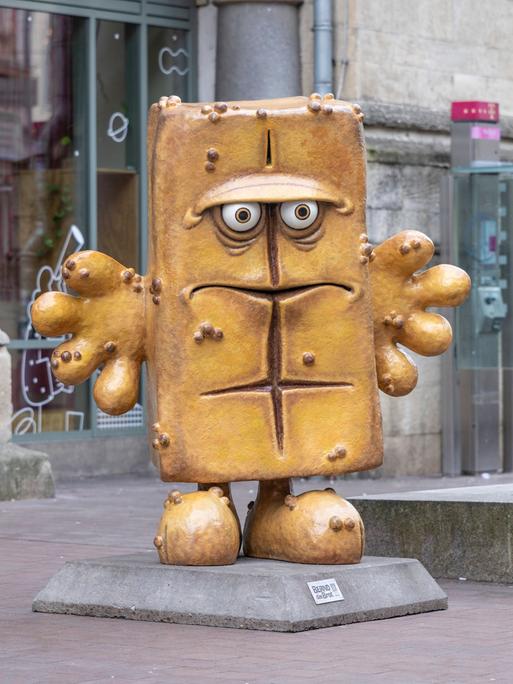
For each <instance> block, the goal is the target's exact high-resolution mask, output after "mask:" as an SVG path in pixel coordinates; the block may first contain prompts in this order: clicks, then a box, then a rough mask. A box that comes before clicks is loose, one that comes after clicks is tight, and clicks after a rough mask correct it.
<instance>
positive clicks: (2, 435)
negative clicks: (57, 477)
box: [0, 330, 55, 501]
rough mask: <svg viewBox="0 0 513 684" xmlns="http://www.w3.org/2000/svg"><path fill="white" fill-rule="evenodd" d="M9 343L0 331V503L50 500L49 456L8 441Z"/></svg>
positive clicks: (52, 493) (51, 481)
mask: <svg viewBox="0 0 513 684" xmlns="http://www.w3.org/2000/svg"><path fill="white" fill-rule="evenodd" d="M8 344H9V338H8V336H7V335H6V334H5V333H4V332H3V330H0V501H8V500H10V499H44V498H48V497H52V496H54V494H55V487H54V482H53V476H52V467H51V465H50V461H49V460H48V456H47V455H46V454H42V453H40V452H39V451H32V450H29V449H23V448H22V447H20V446H18V445H17V444H13V442H11V441H9V440H10V439H11V418H12V400H11V357H10V354H9V352H8V351H7V345H8Z"/></svg>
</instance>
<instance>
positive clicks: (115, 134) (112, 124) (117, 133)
mask: <svg viewBox="0 0 513 684" xmlns="http://www.w3.org/2000/svg"><path fill="white" fill-rule="evenodd" d="M129 124H130V121H129V120H128V119H127V117H126V116H125V115H124V114H122V113H121V112H114V114H111V116H110V119H109V127H108V128H107V135H108V136H109V138H111V139H112V140H114V142H117V143H122V142H123V141H124V140H126V136H127V135H128V126H129Z"/></svg>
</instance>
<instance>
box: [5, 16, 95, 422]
mask: <svg viewBox="0 0 513 684" xmlns="http://www.w3.org/2000/svg"><path fill="white" fill-rule="evenodd" d="M83 27H84V24H83V23H82V22H81V20H78V19H74V18H72V17H65V16H59V15H55V14H45V13H40V12H32V13H31V12H26V11H23V10H13V9H5V8H4V9H0V231H1V232H0V328H2V329H3V330H5V331H6V332H7V334H8V335H9V337H10V338H11V339H13V340H15V339H19V340H20V339H21V340H24V341H29V340H34V339H38V336H37V335H36V334H35V332H34V330H33V329H32V326H31V323H30V303H31V301H33V299H34V298H35V297H36V296H37V295H38V294H39V293H40V292H44V291H46V290H55V289H61V290H62V289H65V288H64V286H63V284H62V281H61V278H60V266H61V264H62V262H63V261H64V260H65V258H66V256H67V255H68V254H69V253H71V252H72V251H74V250H75V249H79V248H80V247H82V245H83V244H84V238H83V234H82V232H81V230H80V227H81V228H82V230H83V229H84V225H85V221H84V198H85V182H84V181H85V174H84V163H85V158H86V154H85V147H84V114H83V113H84V111H85V107H84V101H83V98H84V96H85V79H84V64H83V55H84V50H83V46H84V43H83V40H84V35H85V34H84V32H83V30H82V29H83ZM43 346H44V345H43ZM47 354H48V352H47V351H46V350H44V349H41V350H32V349H30V350H26V351H24V352H23V351H20V352H17V356H16V357H15V358H16V361H15V363H14V370H13V403H14V406H15V411H16V412H18V418H17V419H16V420H17V421H18V422H16V423H15V425H14V429H15V431H16V430H18V429H20V430H22V431H23V432H40V431H47V430H54V429H58V430H65V429H70V430H71V429H76V428H75V427H73V426H75V425H76V421H75V422H74V421H71V422H69V421H70V420H71V414H70V416H69V419H68V423H67V425H68V428H66V421H65V418H64V417H63V419H62V421H61V420H60V419H57V418H56V419H55V420H54V419H52V418H51V416H54V417H55V416H57V415H61V414H62V416H64V415H65V412H66V411H71V410H74V409H75V407H76V406H77V405H78V404H80V408H79V409H77V410H79V411H82V412H83V413H84V416H83V420H82V425H84V424H86V423H87V416H86V414H85V411H86V405H87V402H85V403H84V397H85V396H86V389H82V390H80V391H79V392H78V393H77V394H76V396H75V394H73V390H72V389H71V388H68V389H67V390H66V391H65V390H64V389H62V388H60V387H58V384H57V383H56V380H55V378H53V376H52V374H51V372H50V369H49V367H48V362H47ZM77 402H78V403H77ZM43 407H45V408H43ZM20 411H22V412H24V413H23V415H22V414H21V413H19V412H20ZM59 412H60V413H59ZM57 423H59V427H57V428H56V427H55V425H56V424H57ZM21 424H22V426H21V427H19V425H21Z"/></svg>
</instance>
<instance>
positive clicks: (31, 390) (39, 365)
mask: <svg viewBox="0 0 513 684" xmlns="http://www.w3.org/2000/svg"><path fill="white" fill-rule="evenodd" d="M84 244H85V240H84V236H83V235H82V233H81V231H80V229H79V228H78V227H77V226H75V225H72V226H70V229H69V231H68V234H67V235H66V238H65V240H64V242H63V244H62V247H61V251H60V253H59V257H58V259H57V261H56V264H55V267H54V268H53V269H52V267H51V266H49V265H46V266H42V267H41V268H40V269H39V271H38V272H37V275H36V287H35V288H34V290H33V291H32V295H31V297H30V300H29V302H28V304H27V309H26V311H27V321H28V322H27V325H26V327H25V333H24V336H23V339H24V340H26V341H29V340H40V339H42V338H41V335H40V334H39V333H37V332H36V331H35V330H34V328H33V327H32V319H31V317H30V310H31V308H32V304H33V303H34V300H35V299H36V297H38V295H40V294H41V293H42V292H49V291H51V290H54V291H57V292H67V288H66V282H65V281H64V279H63V278H62V274H61V267H62V264H63V263H64V261H65V259H66V258H67V257H68V256H69V255H70V254H73V252H78V251H79V250H81V249H82V247H83V246H84ZM62 339H63V340H64V339H66V338H65V337H63V338H62ZM46 354H48V350H45V349H25V350H24V351H23V354H22V359H21V393H22V397H23V400H24V402H25V403H26V404H27V406H25V407H23V408H21V409H19V410H18V411H16V413H14V415H13V417H12V419H11V423H12V425H13V428H14V434H15V435H23V434H26V433H28V432H42V428H43V406H46V405H47V404H49V403H50V402H52V401H53V400H54V399H55V398H56V397H57V396H58V395H59V394H62V393H64V394H72V393H73V392H74V389H75V388H74V387H72V386H70V385H63V384H62V382H59V381H58V380H57V379H56V378H55V377H54V375H53V374H52V371H51V368H50V358H49V356H47V355H46ZM67 413H68V412H67V411H66V412H65V421H67V424H69V418H68V417H67ZM69 413H71V414H74V415H76V414H77V413H79V412H77V411H71V412H69ZM83 418H84V414H83V413H82V421H81V425H82V427H83V422H84V420H83ZM79 424H80V423H79ZM82 427H81V428H80V429H82Z"/></svg>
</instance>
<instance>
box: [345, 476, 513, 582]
mask: <svg viewBox="0 0 513 684" xmlns="http://www.w3.org/2000/svg"><path fill="white" fill-rule="evenodd" d="M350 501H351V503H352V504H353V505H354V506H355V507H356V509H357V510H358V512H359V513H360V515H361V516H362V518H363V522H364V524H365V532H366V541H365V544H366V549H367V551H369V553H374V554H379V555H380V556H391V557H395V556H403V555H404V556H408V557H413V558H418V559H419V560H420V561H421V562H422V563H423V564H424V565H425V567H426V568H427V570H428V571H429V572H430V573H431V574H432V575H433V576H434V577H444V578H449V579H458V578H460V577H463V578H465V579H468V580H474V581H478V582H500V583H506V584H513V547H512V544H511V540H512V539H513V484H511V483H506V484H493V485H484V486H477V487H476V486H474V487H457V488H454V489H436V490H430V491H421V492H402V493H394V494H376V495H372V496H367V497H353V498H351V499H350Z"/></svg>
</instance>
